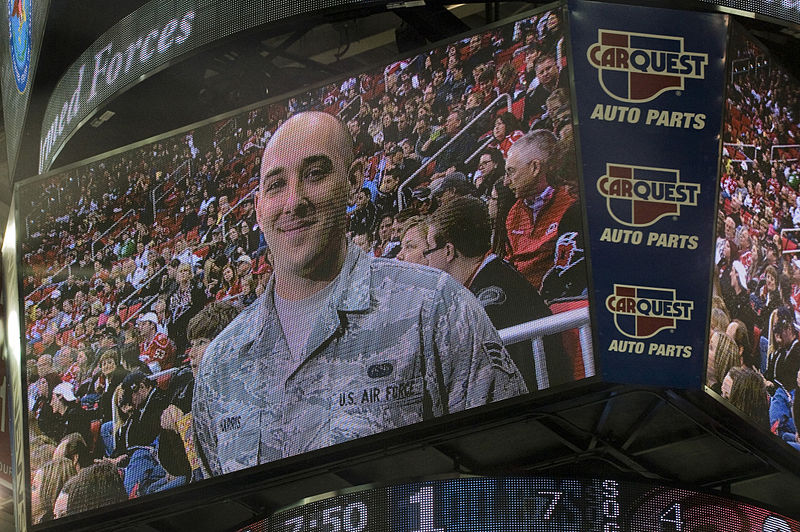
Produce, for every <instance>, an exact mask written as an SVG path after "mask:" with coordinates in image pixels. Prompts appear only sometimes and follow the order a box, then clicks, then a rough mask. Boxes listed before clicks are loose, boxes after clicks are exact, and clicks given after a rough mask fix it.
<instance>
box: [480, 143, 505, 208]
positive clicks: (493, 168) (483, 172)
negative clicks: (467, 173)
mask: <svg viewBox="0 0 800 532" xmlns="http://www.w3.org/2000/svg"><path fill="white" fill-rule="evenodd" d="M509 147H510V146H509ZM504 173H505V159H504V157H503V153H502V152H501V151H500V150H498V149H495V148H487V149H485V150H484V151H483V153H481V155H480V157H479V158H478V168H477V169H476V170H475V173H474V179H473V182H474V183H475V186H476V187H478V195H479V196H481V197H484V198H488V196H489V195H490V193H491V191H492V188H493V187H494V184H495V183H497V182H498V181H500V182H502V178H503V174H504Z"/></svg>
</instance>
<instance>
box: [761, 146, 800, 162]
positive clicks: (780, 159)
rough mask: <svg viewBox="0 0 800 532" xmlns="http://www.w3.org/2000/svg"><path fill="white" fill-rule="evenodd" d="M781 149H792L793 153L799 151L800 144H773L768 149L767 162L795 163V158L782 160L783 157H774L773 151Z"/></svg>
mask: <svg viewBox="0 0 800 532" xmlns="http://www.w3.org/2000/svg"><path fill="white" fill-rule="evenodd" d="M781 149H793V150H795V153H797V152H798V151H800V144H773V145H772V147H771V148H770V149H769V162H771V163H773V162H775V161H796V160H797V157H794V158H784V157H775V150H781Z"/></svg>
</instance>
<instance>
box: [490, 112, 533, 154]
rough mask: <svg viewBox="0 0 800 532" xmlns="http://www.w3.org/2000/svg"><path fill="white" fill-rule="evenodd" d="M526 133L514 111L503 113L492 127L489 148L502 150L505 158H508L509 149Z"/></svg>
mask: <svg viewBox="0 0 800 532" xmlns="http://www.w3.org/2000/svg"><path fill="white" fill-rule="evenodd" d="M522 135H524V133H523V132H522V130H521V129H520V125H519V120H517V117H516V116H514V114H513V113H509V112H506V113H503V114H501V115H500V116H498V117H497V118H496V119H495V121H494V127H493V128H492V141H491V142H490V143H489V146H488V147H489V148H495V149H497V150H500V152H501V153H502V154H503V159H506V158H508V150H509V149H510V148H511V146H512V145H513V144H514V143H515V142H516V141H517V140H519V139H520V138H521V137H522Z"/></svg>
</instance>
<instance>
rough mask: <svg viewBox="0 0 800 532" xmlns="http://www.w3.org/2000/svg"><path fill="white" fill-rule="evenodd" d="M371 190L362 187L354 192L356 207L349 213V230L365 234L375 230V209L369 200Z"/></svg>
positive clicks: (353, 232) (356, 233)
mask: <svg viewBox="0 0 800 532" xmlns="http://www.w3.org/2000/svg"><path fill="white" fill-rule="evenodd" d="M371 197H372V196H371V192H370V190H369V189H368V188H366V187H364V188H362V189H361V190H359V191H358V193H357V194H356V209H355V210H354V211H353V213H352V214H351V215H350V228H349V230H350V232H351V233H352V234H355V235H358V234H367V233H371V232H372V231H374V230H375V222H376V216H377V211H376V209H375V204H373V203H372V201H371Z"/></svg>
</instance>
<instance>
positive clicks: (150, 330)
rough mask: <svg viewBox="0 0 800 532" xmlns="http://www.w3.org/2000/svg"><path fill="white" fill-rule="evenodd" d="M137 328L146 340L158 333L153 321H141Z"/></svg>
mask: <svg viewBox="0 0 800 532" xmlns="http://www.w3.org/2000/svg"><path fill="white" fill-rule="evenodd" d="M136 328H137V329H139V334H141V335H142V336H143V337H145V338H150V337H151V336H153V335H154V334H155V333H156V326H155V324H154V323H153V322H151V321H140V322H138V323H137V324H136Z"/></svg>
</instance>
